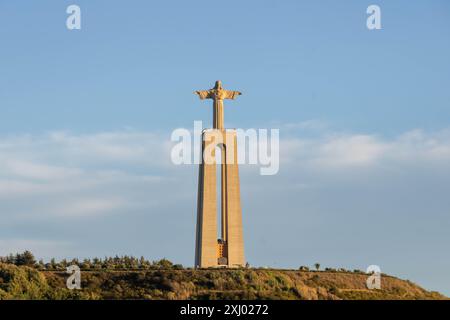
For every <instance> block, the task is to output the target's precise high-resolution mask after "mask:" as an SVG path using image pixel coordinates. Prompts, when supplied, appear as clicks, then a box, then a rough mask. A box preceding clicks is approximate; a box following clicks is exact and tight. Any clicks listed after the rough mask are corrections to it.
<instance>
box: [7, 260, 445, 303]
mask: <svg viewBox="0 0 450 320" xmlns="http://www.w3.org/2000/svg"><path fill="white" fill-rule="evenodd" d="M68 276H69V275H68V274H66V273H65V272H64V271H46V270H37V269H36V268H32V267H28V266H16V265H14V264H6V263H0V299H194V300H197V299H336V300H337V299H446V297H445V296H443V295H441V294H439V293H437V292H430V291H427V290H425V289H423V288H421V287H419V286H417V285H415V284H414V283H412V282H410V281H407V280H400V279H398V278H395V277H392V276H388V275H382V280H381V286H382V288H381V290H368V289H367V288H366V285H365V283H366V279H367V275H366V274H364V273H361V272H349V271H300V270H275V269H238V270H226V269H222V270H219V269H211V270H209V269H204V270H192V269H183V268H171V269H149V270H83V271H82V274H81V280H82V282H81V286H82V290H68V289H67V288H66V286H65V284H66V279H67V277H68Z"/></svg>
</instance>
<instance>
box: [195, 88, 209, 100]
mask: <svg viewBox="0 0 450 320" xmlns="http://www.w3.org/2000/svg"><path fill="white" fill-rule="evenodd" d="M195 93H196V94H198V96H199V98H200V99H202V100H203V99H207V98H210V92H209V90H202V91H195Z"/></svg>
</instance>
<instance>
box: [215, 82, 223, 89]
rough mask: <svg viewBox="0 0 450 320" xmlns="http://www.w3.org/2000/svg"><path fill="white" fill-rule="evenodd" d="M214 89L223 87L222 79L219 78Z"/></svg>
mask: <svg viewBox="0 0 450 320" xmlns="http://www.w3.org/2000/svg"><path fill="white" fill-rule="evenodd" d="M214 89H222V81H220V80H217V81H216V85H215V86H214Z"/></svg>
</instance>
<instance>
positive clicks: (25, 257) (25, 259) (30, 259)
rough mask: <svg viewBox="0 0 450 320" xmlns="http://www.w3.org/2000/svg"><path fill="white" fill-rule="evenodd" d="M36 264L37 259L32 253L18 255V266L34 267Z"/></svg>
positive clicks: (26, 252)
mask: <svg viewBox="0 0 450 320" xmlns="http://www.w3.org/2000/svg"><path fill="white" fill-rule="evenodd" d="M35 264H36V259H35V258H34V255H33V254H32V253H31V252H30V251H28V250H27V251H25V252H24V253H18V254H17V255H16V265H18V266H29V267H33V266H34V265H35Z"/></svg>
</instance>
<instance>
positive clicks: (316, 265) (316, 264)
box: [314, 262, 320, 271]
mask: <svg viewBox="0 0 450 320" xmlns="http://www.w3.org/2000/svg"><path fill="white" fill-rule="evenodd" d="M314 267H316V270H317V271H319V269H320V263H318V262H316V263H315V264H314Z"/></svg>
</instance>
